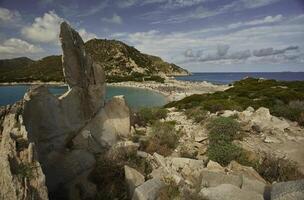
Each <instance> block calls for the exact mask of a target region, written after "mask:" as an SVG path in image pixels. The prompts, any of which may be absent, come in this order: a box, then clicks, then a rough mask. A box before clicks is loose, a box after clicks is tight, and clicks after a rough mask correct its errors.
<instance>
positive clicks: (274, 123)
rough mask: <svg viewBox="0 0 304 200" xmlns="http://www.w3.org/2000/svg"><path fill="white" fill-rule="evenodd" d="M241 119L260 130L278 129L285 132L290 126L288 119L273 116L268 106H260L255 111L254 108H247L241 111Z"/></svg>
mask: <svg viewBox="0 0 304 200" xmlns="http://www.w3.org/2000/svg"><path fill="white" fill-rule="evenodd" d="M239 119H240V120H241V121H244V122H247V123H249V124H250V125H251V126H253V127H255V129H256V130H258V131H259V132H260V131H271V130H278V131H281V132H283V131H284V130H285V129H286V128H288V127H290V125H289V123H288V122H287V121H286V120H283V119H279V118H278V117H275V116H272V115H271V114H270V112H269V109H268V108H264V107H260V108H259V109H257V110H256V111H255V112H252V110H248V109H247V110H245V111H243V112H241V113H239Z"/></svg>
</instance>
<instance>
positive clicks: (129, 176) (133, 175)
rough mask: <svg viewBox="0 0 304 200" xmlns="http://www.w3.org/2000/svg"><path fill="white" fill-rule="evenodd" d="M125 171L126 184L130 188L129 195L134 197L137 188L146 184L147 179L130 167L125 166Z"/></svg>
mask: <svg viewBox="0 0 304 200" xmlns="http://www.w3.org/2000/svg"><path fill="white" fill-rule="evenodd" d="M124 170H125V178H126V182H127V184H128V186H129V195H130V197H132V196H133V192H134V190H135V188H136V187H138V186H140V185H141V184H143V183H144V182H145V177H144V176H143V175H142V174H141V173H139V172H138V171H137V170H136V169H133V168H131V167H129V166H126V165H125V166H124Z"/></svg>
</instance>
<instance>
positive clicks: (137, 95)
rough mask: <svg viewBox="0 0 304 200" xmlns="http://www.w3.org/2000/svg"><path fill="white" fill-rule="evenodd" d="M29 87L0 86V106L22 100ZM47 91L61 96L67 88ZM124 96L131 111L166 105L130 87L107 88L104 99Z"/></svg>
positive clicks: (155, 96)
mask: <svg viewBox="0 0 304 200" xmlns="http://www.w3.org/2000/svg"><path fill="white" fill-rule="evenodd" d="M28 88H29V86H26V85H18V86H0V106H3V105H7V104H12V103H14V102H16V101H18V100H19V99H22V98H23V96H24V94H25V92H26V91H27V90H28ZM49 90H50V91H51V92H52V93H53V94H56V95H59V94H63V93H64V92H65V91H66V90H67V87H54V86H52V87H50V88H49ZM116 95H124V96H125V98H126V101H127V103H128V105H129V106H130V107H131V108H132V109H135V110H136V109H138V108H141V107H154V106H163V105H164V104H166V103H167V102H166V99H165V97H164V96H163V95H161V94H159V93H156V92H153V91H150V90H144V89H139V88H130V87H114V86H107V91H106V99H107V100H109V99H110V98H112V97H113V96H116Z"/></svg>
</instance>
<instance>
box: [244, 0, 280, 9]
mask: <svg viewBox="0 0 304 200" xmlns="http://www.w3.org/2000/svg"><path fill="white" fill-rule="evenodd" d="M278 1H280V0H240V3H243V7H244V8H258V7H262V6H267V5H269V4H273V3H276V2H278Z"/></svg>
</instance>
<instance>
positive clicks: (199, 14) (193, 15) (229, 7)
mask: <svg viewBox="0 0 304 200" xmlns="http://www.w3.org/2000/svg"><path fill="white" fill-rule="evenodd" d="M205 1H208V0H205ZM205 1H204V0H197V1H195V0H193V1H183V0H177V1H169V4H167V5H171V7H174V5H175V7H176V6H177V5H180V6H181V7H184V6H191V5H198V4H199V6H196V7H195V9H193V10H190V11H188V12H185V13H182V14H177V15H169V16H166V18H165V20H164V19H159V20H155V21H153V22H152V24H159V23H163V24H170V23H182V22H187V21H189V20H193V19H205V18H207V17H213V16H216V15H220V14H224V13H229V12H235V11H241V10H246V9H253V8H258V7H262V6H267V5H270V4H272V3H275V2H278V1H280V0H234V1H232V2H231V3H229V4H226V5H221V6H218V7H216V8H212V9H210V8H208V7H207V6H206V5H205V4H203V2H205ZM170 2H171V3H170ZM172 2H175V3H172ZM177 2H178V3H177ZM168 7H170V6H168ZM163 8H165V7H163ZM162 12H163V13H165V15H167V11H166V9H163V11H162ZM159 13H160V11H158V12H151V13H150V14H145V17H146V18H147V19H151V18H152V19H153V18H154V17H153V15H156V14H157V15H159ZM266 20H272V19H266Z"/></svg>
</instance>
